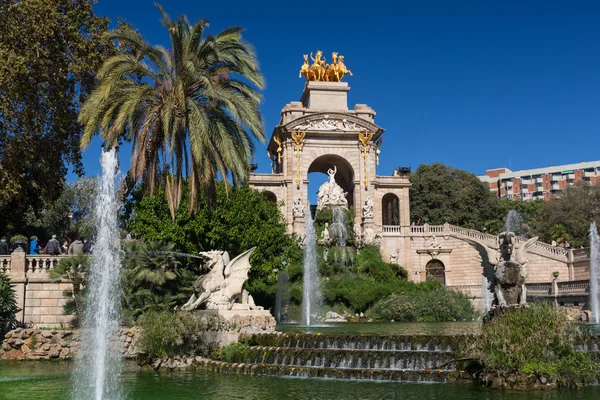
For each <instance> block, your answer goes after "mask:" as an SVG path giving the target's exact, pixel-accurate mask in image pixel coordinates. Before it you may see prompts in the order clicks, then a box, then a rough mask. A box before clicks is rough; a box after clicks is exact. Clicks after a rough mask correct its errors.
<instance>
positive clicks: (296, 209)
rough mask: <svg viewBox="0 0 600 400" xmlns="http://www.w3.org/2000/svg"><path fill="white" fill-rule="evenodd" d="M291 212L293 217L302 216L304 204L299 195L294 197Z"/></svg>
mask: <svg viewBox="0 0 600 400" xmlns="http://www.w3.org/2000/svg"><path fill="white" fill-rule="evenodd" d="M292 214H293V215H294V217H298V218H302V217H304V204H302V199H301V198H300V197H299V196H296V197H295V198H294V206H293V207H292Z"/></svg>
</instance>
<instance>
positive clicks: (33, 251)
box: [29, 236, 40, 256]
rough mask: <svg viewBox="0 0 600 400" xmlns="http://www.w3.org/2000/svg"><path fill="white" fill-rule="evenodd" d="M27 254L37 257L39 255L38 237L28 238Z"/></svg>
mask: <svg viewBox="0 0 600 400" xmlns="http://www.w3.org/2000/svg"><path fill="white" fill-rule="evenodd" d="M29 254H30V255H33V256H34V255H37V254H40V248H39V247H38V237H37V236H32V237H30V238H29Z"/></svg>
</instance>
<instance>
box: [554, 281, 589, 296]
mask: <svg viewBox="0 0 600 400" xmlns="http://www.w3.org/2000/svg"><path fill="white" fill-rule="evenodd" d="M589 292H590V281H588V280H584V281H567V282H558V293H560V294H587V293H589Z"/></svg>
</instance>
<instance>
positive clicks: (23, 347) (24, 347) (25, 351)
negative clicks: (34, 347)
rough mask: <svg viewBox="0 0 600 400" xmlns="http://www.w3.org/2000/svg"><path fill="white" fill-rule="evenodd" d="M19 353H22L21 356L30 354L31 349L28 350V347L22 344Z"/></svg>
mask: <svg viewBox="0 0 600 400" xmlns="http://www.w3.org/2000/svg"><path fill="white" fill-rule="evenodd" d="M21 351H22V352H23V354H25V355H27V353H29V352H31V349H30V348H29V346H27V345H26V344H24V345H23V346H21Z"/></svg>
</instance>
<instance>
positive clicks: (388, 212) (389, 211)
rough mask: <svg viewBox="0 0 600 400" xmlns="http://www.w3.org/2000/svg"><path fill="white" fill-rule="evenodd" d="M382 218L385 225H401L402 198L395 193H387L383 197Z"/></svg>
mask: <svg viewBox="0 0 600 400" xmlns="http://www.w3.org/2000/svg"><path fill="white" fill-rule="evenodd" d="M381 218H382V223H383V225H400V200H399V199H398V196H396V195H395V194H393V193H387V194H386V195H385V196H383V198H382V199H381Z"/></svg>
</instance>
